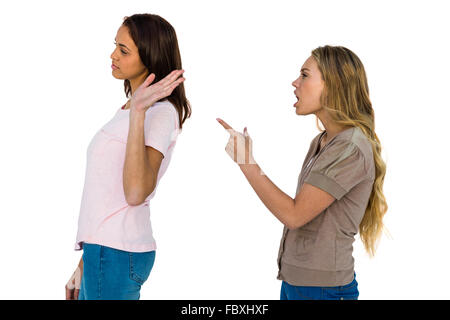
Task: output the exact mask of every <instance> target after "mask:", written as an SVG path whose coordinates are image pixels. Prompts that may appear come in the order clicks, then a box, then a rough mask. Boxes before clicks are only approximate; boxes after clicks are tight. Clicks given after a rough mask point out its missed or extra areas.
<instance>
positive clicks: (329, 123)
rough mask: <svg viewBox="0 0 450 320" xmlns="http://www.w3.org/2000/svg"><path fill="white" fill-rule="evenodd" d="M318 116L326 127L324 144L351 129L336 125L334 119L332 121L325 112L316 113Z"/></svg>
mask: <svg viewBox="0 0 450 320" xmlns="http://www.w3.org/2000/svg"><path fill="white" fill-rule="evenodd" d="M316 116H317V117H318V118H319V119H320V122H322V124H323V126H324V127H325V131H326V133H325V136H324V138H323V139H324V142H325V143H326V142H327V141H329V140H331V139H333V137H335V136H336V135H337V134H339V133H340V132H342V131H344V130H346V129H349V128H351V127H350V126H342V125H338V124H336V123H335V122H334V121H333V119H331V117H330V115H329V114H328V113H327V112H325V110H323V109H322V110H320V111H318V112H317V113H316Z"/></svg>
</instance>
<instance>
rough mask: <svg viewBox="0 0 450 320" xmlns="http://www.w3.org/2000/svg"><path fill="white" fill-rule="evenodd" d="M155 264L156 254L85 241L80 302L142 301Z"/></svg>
mask: <svg viewBox="0 0 450 320" xmlns="http://www.w3.org/2000/svg"><path fill="white" fill-rule="evenodd" d="M154 262H155V251H148V252H128V251H122V250H118V249H114V248H110V247H105V246H102V245H98V244H91V243H86V242H85V243H84V244H83V275H82V277H81V285H80V293H79V296H78V300H139V297H140V290H141V286H142V285H143V284H144V282H145V281H146V280H147V278H148V276H149V275H150V271H151V270H152V267H153V263H154Z"/></svg>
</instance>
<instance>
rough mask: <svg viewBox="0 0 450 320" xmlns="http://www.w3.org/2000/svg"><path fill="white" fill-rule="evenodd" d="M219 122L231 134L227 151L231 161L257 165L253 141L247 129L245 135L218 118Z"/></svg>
mask: <svg viewBox="0 0 450 320" xmlns="http://www.w3.org/2000/svg"><path fill="white" fill-rule="evenodd" d="M217 121H218V122H219V123H220V124H221V125H222V126H223V127H224V128H225V129H226V130H227V131H228V133H229V134H230V138H229V139H228V144H227V146H226V147H225V150H226V151H227V153H228V155H229V156H230V157H231V159H233V161H234V162H236V163H237V164H256V162H255V159H254V158H253V141H252V138H250V136H249V135H248V132H247V127H245V128H244V133H240V132H237V131H236V130H234V129H233V128H232V127H231V126H230V125H229V124H228V123H226V122H225V121H223V120H222V119H219V118H217Z"/></svg>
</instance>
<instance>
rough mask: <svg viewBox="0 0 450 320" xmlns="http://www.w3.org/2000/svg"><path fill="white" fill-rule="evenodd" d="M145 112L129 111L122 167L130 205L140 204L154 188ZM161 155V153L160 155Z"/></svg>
mask: <svg viewBox="0 0 450 320" xmlns="http://www.w3.org/2000/svg"><path fill="white" fill-rule="evenodd" d="M144 120H145V112H133V110H132V111H131V112H130V126H129V131H128V140H127V147H126V155H125V163H124V167H123V189H124V192H125V199H126V200H127V202H128V204H130V205H138V204H140V203H141V202H142V201H143V200H144V199H145V198H146V197H147V196H148V195H149V194H150V193H151V192H152V191H153V189H154V188H155V184H156V177H157V175H156V172H157V171H156V172H155V171H154V170H153V168H152V167H151V165H150V161H149V156H148V154H147V151H146V146H145V136H144ZM161 156H162V155H161Z"/></svg>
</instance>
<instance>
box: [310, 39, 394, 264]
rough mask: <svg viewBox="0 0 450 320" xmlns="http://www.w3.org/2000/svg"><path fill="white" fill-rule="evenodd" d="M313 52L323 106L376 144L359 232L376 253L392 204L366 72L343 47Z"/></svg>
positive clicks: (372, 253) (356, 57) (367, 249)
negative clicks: (321, 84) (386, 193)
mask: <svg viewBox="0 0 450 320" xmlns="http://www.w3.org/2000/svg"><path fill="white" fill-rule="evenodd" d="M311 55H312V56H313V57H314V58H315V60H316V62H317V64H318V66H319V70H320V72H321V73H322V78H323V80H324V82H325V85H324V90H323V92H322V96H321V105H322V107H323V108H324V109H326V110H327V111H328V112H329V114H330V116H331V118H332V119H333V120H334V121H335V122H336V123H337V124H340V125H343V126H353V127H355V126H357V127H359V128H360V129H361V130H362V132H363V133H364V134H365V136H366V137H367V138H368V140H369V141H370V143H371V144H372V150H373V156H374V162H375V180H374V184H373V189H372V193H371V195H370V198H369V202H368V204H367V208H366V211H365V214H364V217H363V219H362V221H361V224H360V225H359V233H360V237H361V240H362V242H363V244H364V247H365V249H366V251H367V252H368V253H369V255H370V256H374V255H375V250H376V244H377V241H378V240H379V238H380V236H381V233H382V230H383V229H384V224H383V216H384V215H385V213H386V211H387V209H388V205H387V202H386V199H385V197H384V194H383V183H384V177H385V174H386V163H385V162H384V161H383V159H382V157H381V143H380V140H379V139H378V137H377V134H376V133H375V114H374V110H373V108H372V103H371V102H370V99H369V86H368V84H367V77H366V72H365V70H364V66H363V64H362V62H361V60H360V59H359V58H358V56H356V54H354V53H353V52H352V51H351V50H349V49H347V48H345V47H342V46H328V45H327V46H323V47H318V48H316V49H314V50H313V51H312V52H311ZM317 120H318V119H317V118H316V121H317ZM316 123H317V126H318V122H316ZM318 127H319V126H318ZM319 130H321V129H320V127H319Z"/></svg>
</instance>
